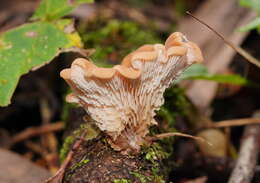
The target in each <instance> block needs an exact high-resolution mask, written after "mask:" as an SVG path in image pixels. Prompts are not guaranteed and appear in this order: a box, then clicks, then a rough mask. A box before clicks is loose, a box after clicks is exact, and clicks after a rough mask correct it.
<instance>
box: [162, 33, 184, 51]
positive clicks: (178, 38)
mask: <svg viewBox="0 0 260 183" xmlns="http://www.w3.org/2000/svg"><path fill="white" fill-rule="evenodd" d="M183 38H184V35H183V34H182V33H180V32H174V33H172V34H171V35H170V36H169V37H168V38H167V40H166V41H165V48H166V49H167V50H168V49H169V48H170V47H172V46H182V45H183V42H184V41H183Z"/></svg>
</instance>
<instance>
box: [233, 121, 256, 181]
mask: <svg viewBox="0 0 260 183" xmlns="http://www.w3.org/2000/svg"><path fill="white" fill-rule="evenodd" d="M259 139H260V125H250V126H247V127H246V129H245V132H244V137H243V139H242V140H243V142H242V144H241V148H240V152H239V158H238V160H237V163H236V166H235V168H234V170H233V172H232V174H231V177H230V179H229V182H228V183H250V182H251V180H252V178H253V175H254V172H255V166H256V162H257V156H258V153H259Z"/></svg>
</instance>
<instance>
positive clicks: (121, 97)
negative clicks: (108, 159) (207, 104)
mask: <svg viewBox="0 0 260 183" xmlns="http://www.w3.org/2000/svg"><path fill="white" fill-rule="evenodd" d="M202 60H203V57H202V54H201V51H200V49H199V48H198V46H197V45H196V44H195V43H192V42H190V41H188V40H187V38H186V37H185V36H184V35H183V34H182V33H179V32H175V33H173V34H172V35H171V36H170V37H169V38H168V39H167V40H166V42H165V45H162V44H154V45H144V46H142V47H140V48H139V49H137V50H136V51H134V52H132V53H130V54H129V55H127V56H126V57H125V58H124V59H123V61H122V63H121V65H116V66H114V67H113V68H101V67H97V66H96V65H95V64H93V63H92V62H90V61H88V60H86V59H83V58H78V59H76V60H75V61H74V62H73V63H72V65H71V68H69V69H64V70H62V71H61V73H60V75H61V77H62V78H64V79H65V80H66V81H67V83H68V84H69V85H70V87H71V89H72V91H73V93H72V94H70V95H68V96H67V98H66V100H67V101H68V102H74V103H78V104H79V105H80V106H82V107H83V108H84V109H85V110H86V111H87V112H88V113H89V114H90V116H91V117H92V118H93V119H94V120H95V123H96V125H97V126H98V127H99V128H100V130H101V131H104V133H105V134H107V135H108V142H109V143H110V145H111V146H112V147H113V148H114V149H115V150H118V151H121V152H122V153H129V152H139V151H140V146H141V145H143V144H144V143H145V142H146V139H147V138H145V137H146V135H147V134H148V132H149V129H148V128H149V127H150V126H151V125H156V124H157V122H156V121H155V120H154V116H155V114H156V113H155V111H157V110H159V109H160V106H161V105H162V104H163V103H164V98H163V93H164V91H165V89H166V88H168V87H169V86H170V85H171V83H172V82H173V81H174V80H175V79H176V78H177V77H178V76H179V75H180V74H181V73H182V72H183V71H184V70H185V69H186V68H187V67H188V66H190V65H191V64H193V63H196V62H201V61H202Z"/></svg>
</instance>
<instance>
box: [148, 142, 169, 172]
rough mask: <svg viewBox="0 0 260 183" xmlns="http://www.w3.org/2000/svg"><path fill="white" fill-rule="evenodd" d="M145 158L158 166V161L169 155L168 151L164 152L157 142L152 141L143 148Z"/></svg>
mask: <svg viewBox="0 0 260 183" xmlns="http://www.w3.org/2000/svg"><path fill="white" fill-rule="evenodd" d="M143 153H144V154H145V159H146V160H147V161H150V162H151V163H152V164H153V165H155V167H157V166H158V161H161V160H163V159H166V158H168V157H169V153H167V152H165V151H164V150H163V148H162V147H161V145H160V144H159V143H153V144H152V145H151V146H150V147H145V148H144V149H143Z"/></svg>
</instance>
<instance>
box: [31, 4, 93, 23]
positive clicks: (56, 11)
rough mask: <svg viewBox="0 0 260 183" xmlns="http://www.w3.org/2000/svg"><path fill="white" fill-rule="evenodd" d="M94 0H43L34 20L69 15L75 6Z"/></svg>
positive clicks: (53, 18)
mask: <svg viewBox="0 0 260 183" xmlns="http://www.w3.org/2000/svg"><path fill="white" fill-rule="evenodd" d="M93 1H94V0H42V1H41V3H40V5H39V7H38V8H37V10H36V11H35V13H34V15H33V16H32V19H33V20H36V19H40V20H48V21H50V20H55V19H58V18H61V17H63V16H65V15H68V14H69V13H70V12H71V11H72V10H73V9H74V8H76V7H77V6H79V5H80V4H83V3H92V2H93Z"/></svg>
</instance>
